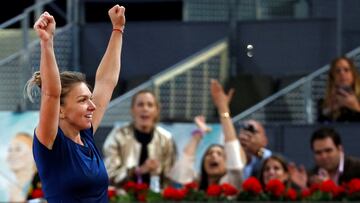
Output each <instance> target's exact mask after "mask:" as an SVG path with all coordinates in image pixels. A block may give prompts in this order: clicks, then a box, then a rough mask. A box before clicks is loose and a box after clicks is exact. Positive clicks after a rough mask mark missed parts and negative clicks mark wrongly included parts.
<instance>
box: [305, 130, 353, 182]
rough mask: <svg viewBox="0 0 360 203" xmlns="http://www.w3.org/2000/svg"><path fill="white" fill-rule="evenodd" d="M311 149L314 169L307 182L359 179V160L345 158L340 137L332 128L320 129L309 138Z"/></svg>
mask: <svg viewBox="0 0 360 203" xmlns="http://www.w3.org/2000/svg"><path fill="white" fill-rule="evenodd" d="M311 149H312V151H313V153H314V158H315V164H316V167H315V168H314V169H313V170H311V172H310V176H309V177H310V179H309V181H310V182H311V183H312V182H319V181H323V180H326V179H332V180H333V181H334V182H335V183H338V184H341V183H343V182H348V181H349V180H351V179H352V178H360V160H359V159H357V158H354V157H350V156H345V154H344V148H343V146H342V143H341V138H340V135H339V134H338V133H337V132H336V131H335V130H334V129H333V128H320V129H318V130H316V131H315V132H314V133H313V135H312V137H311Z"/></svg>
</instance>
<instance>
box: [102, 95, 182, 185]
mask: <svg viewBox="0 0 360 203" xmlns="http://www.w3.org/2000/svg"><path fill="white" fill-rule="evenodd" d="M131 114H132V117H133V121H132V122H131V123H130V124H127V125H125V126H123V127H120V128H118V127H115V128H114V129H113V130H112V131H111V132H110V134H109V135H108V137H107V138H106V140H105V143H104V146H103V151H104V156H105V166H106V168H107V171H108V173H109V177H110V182H111V184H112V185H114V186H120V185H122V184H123V183H124V181H129V180H132V181H137V182H145V183H150V182H151V181H150V179H151V177H159V176H160V183H163V184H166V182H167V173H168V172H169V170H170V168H171V167H172V165H173V163H174V162H175V158H176V149H175V144H174V141H173V139H172V135H171V133H170V132H168V131H166V130H165V129H164V128H162V127H160V126H159V125H158V124H157V123H158V120H159V116H160V104H159V102H158V100H157V99H156V97H155V95H154V94H153V93H152V92H151V91H149V90H142V91H139V92H137V93H136V94H135V95H134V96H133V98H132V101H131ZM163 184H161V185H163Z"/></svg>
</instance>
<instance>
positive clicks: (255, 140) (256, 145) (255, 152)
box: [238, 120, 272, 180]
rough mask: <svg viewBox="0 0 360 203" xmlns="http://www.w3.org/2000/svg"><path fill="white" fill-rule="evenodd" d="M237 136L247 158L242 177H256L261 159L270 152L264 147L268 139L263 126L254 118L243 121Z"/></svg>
mask: <svg viewBox="0 0 360 203" xmlns="http://www.w3.org/2000/svg"><path fill="white" fill-rule="evenodd" d="M238 138H239V140H240V143H241V146H242V147H243V148H244V150H245V153H246V160H247V162H246V166H245V168H244V171H243V179H244V180H245V179H247V178H249V177H250V176H255V177H257V176H258V175H259V174H258V172H259V170H260V167H261V163H262V161H263V160H265V159H266V158H268V157H269V156H271V154H272V152H271V151H270V150H269V149H266V145H267V144H268V140H267V136H266V131H265V128H264V126H263V125H262V124H261V123H260V122H258V121H256V120H248V121H245V122H244V123H243V125H242V126H241V128H240V132H239V134H238Z"/></svg>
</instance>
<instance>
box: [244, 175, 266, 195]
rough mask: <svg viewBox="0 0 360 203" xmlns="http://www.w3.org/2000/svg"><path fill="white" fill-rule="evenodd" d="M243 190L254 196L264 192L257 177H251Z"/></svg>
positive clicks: (246, 181) (245, 182)
mask: <svg viewBox="0 0 360 203" xmlns="http://www.w3.org/2000/svg"><path fill="white" fill-rule="evenodd" d="M242 188H243V189H244V191H245V192H250V193H254V194H256V195H257V194H260V193H261V192H262V187H261V184H260V182H259V180H258V179H256V178H255V177H250V178H248V179H246V180H245V181H244V183H243V184H242Z"/></svg>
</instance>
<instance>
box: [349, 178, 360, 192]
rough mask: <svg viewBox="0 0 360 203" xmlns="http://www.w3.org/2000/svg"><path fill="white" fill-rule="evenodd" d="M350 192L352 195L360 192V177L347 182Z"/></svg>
mask: <svg viewBox="0 0 360 203" xmlns="http://www.w3.org/2000/svg"><path fill="white" fill-rule="evenodd" d="M347 187H348V193H349V194H350V195H351V194H353V193H356V192H360V179H359V178H354V179H352V180H351V181H350V182H348V184H347Z"/></svg>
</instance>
